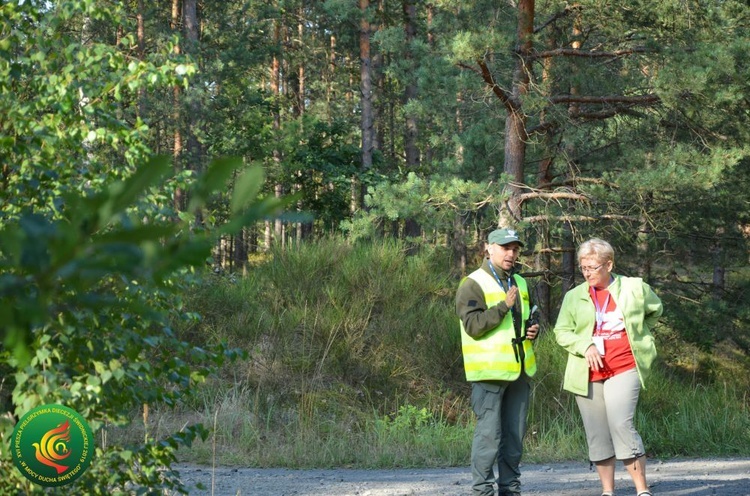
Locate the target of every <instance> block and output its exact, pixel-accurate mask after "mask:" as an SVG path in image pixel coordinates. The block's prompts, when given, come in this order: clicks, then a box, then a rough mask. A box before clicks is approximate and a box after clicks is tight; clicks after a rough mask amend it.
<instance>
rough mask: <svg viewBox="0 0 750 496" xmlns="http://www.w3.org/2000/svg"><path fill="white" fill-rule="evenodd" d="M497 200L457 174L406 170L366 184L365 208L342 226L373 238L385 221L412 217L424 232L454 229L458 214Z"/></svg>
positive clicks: (486, 188)
mask: <svg viewBox="0 0 750 496" xmlns="http://www.w3.org/2000/svg"><path fill="white" fill-rule="evenodd" d="M497 203H498V195H497V193H496V192H495V190H494V189H493V188H492V187H491V186H490V185H486V184H481V183H475V182H472V181H465V180H461V179H458V178H442V177H434V178H430V179H426V178H423V177H421V176H420V175H418V174H415V173H413V172H409V173H408V174H406V177H405V178H404V181H402V182H396V183H393V182H390V181H383V182H381V183H379V184H377V185H375V186H371V187H369V188H368V193H367V196H366V197H365V204H366V205H367V207H368V208H367V209H366V210H365V211H363V212H361V213H360V214H359V215H357V216H356V217H355V218H354V219H352V220H351V221H347V222H343V223H342V225H341V227H342V229H344V230H345V231H347V232H348V233H349V236H350V238H351V239H352V240H358V239H361V238H370V239H372V238H376V237H377V232H378V231H377V230H378V229H379V228H382V225H383V224H384V223H385V222H389V221H390V222H396V221H398V220H400V219H414V220H416V221H417V222H418V223H419V224H420V225H421V226H422V229H423V230H424V231H427V232H436V233H439V232H446V231H450V230H452V229H453V226H454V222H455V220H456V218H457V217H458V216H467V215H468V214H469V213H471V212H475V211H478V210H481V209H483V208H485V207H486V206H493V205H496V204H497Z"/></svg>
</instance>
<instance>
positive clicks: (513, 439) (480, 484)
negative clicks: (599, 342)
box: [456, 229, 539, 496]
mask: <svg viewBox="0 0 750 496" xmlns="http://www.w3.org/2000/svg"><path fill="white" fill-rule="evenodd" d="M522 246H523V243H521V241H520V240H519V239H518V235H517V234H516V231H514V230H512V229H496V230H494V231H492V232H491V233H490V234H489V236H488V237H487V244H486V246H485V248H486V250H487V254H488V256H487V257H486V258H485V259H484V262H483V263H482V266H481V267H480V268H479V269H477V270H475V271H474V272H472V273H471V274H469V275H468V276H467V277H466V278H464V279H463V280H462V281H461V284H460V285H459V288H458V292H457V294H456V312H457V313H458V316H459V318H460V322H461V348H462V352H463V358H464V369H465V371H466V379H467V380H468V381H471V383H472V390H471V406H472V409H473V410H474V413H475V414H476V416H477V423H476V427H475V430H474V440H473V442H472V446H471V473H472V490H473V494H475V495H477V496H480V495H481V496H490V495H493V496H494V494H495V490H494V487H493V483H494V482H497V485H498V488H499V490H500V496H511V495H513V496H515V495H519V494H521V480H520V477H521V472H520V470H519V468H518V466H519V463H520V462H521V454H522V450H523V436H524V434H525V433H526V412H527V411H528V406H529V392H530V389H531V386H530V384H529V378H530V377H532V376H533V375H534V373H535V372H536V357H535V356H534V347H533V346H532V343H531V341H532V340H533V339H534V338H536V336H537V333H538V331H539V325H538V324H537V323H536V322H534V321H533V319H530V317H531V310H530V298H529V290H528V286H527V284H526V281H525V280H524V279H523V278H522V277H521V276H520V275H518V274H514V273H513V269H514V268H515V264H516V260H518V255H519V253H520V251H521V247H522ZM495 462H497V469H498V474H497V480H496V481H495V474H494V465H495Z"/></svg>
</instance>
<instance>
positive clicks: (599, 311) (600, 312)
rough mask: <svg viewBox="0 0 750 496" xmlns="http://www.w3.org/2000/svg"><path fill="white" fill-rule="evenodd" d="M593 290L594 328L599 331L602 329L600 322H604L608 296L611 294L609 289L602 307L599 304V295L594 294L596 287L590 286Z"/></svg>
mask: <svg viewBox="0 0 750 496" xmlns="http://www.w3.org/2000/svg"><path fill="white" fill-rule="evenodd" d="M592 289H593V290H594V308H595V309H596V330H597V331H601V330H602V323H603V322H604V314H605V313H606V311H607V307H608V306H609V297H610V296H611V294H610V293H609V291H607V298H606V299H605V300H604V307H600V306H599V297H598V296H596V288H592Z"/></svg>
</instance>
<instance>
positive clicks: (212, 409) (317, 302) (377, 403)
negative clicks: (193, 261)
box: [108, 240, 750, 468]
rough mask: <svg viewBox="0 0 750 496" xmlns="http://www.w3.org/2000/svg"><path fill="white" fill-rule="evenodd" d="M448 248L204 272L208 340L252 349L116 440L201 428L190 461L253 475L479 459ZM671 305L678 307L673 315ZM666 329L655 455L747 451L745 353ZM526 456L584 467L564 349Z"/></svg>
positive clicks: (336, 253) (536, 408) (549, 366)
mask: <svg viewBox="0 0 750 496" xmlns="http://www.w3.org/2000/svg"><path fill="white" fill-rule="evenodd" d="M449 267H450V263H449V261H448V259H447V257H445V256H444V254H442V253H441V252H439V251H431V252H426V253H423V254H421V255H419V256H415V257H407V256H406V255H405V250H404V248H403V247H401V246H399V245H397V244H388V243H382V244H378V245H374V246H367V245H361V246H349V245H347V244H345V243H343V242H341V241H337V240H325V241H322V242H319V243H316V244H313V245H305V246H303V247H300V248H297V249H294V250H289V251H287V252H283V253H282V252H277V253H273V254H272V256H271V257H269V261H267V262H265V263H262V264H259V265H257V266H255V267H253V268H252V269H251V270H250V271H249V273H248V274H247V275H246V276H245V277H227V276H215V275H211V274H208V275H207V276H206V278H205V281H204V282H203V283H202V284H200V285H198V286H196V287H195V288H194V290H193V291H192V292H191V293H190V294H188V295H186V306H187V309H188V310H189V311H192V312H197V313H199V314H201V315H202V319H201V320H200V321H199V322H197V323H194V324H192V325H191V326H190V327H187V326H185V325H183V326H182V328H179V329H178V331H179V332H180V333H181V335H182V336H184V338H185V339H188V340H190V341H191V342H193V343H196V344H201V345H204V344H210V343H216V342H219V341H223V342H227V343H229V344H230V345H231V346H235V347H238V348H241V349H244V350H245V351H246V352H247V358H246V359H244V360H240V361H237V362H234V363H232V364H228V365H227V366H225V367H224V368H223V369H222V370H221V371H220V372H219V373H218V374H217V376H216V377H213V378H212V379H211V380H210V382H209V383H207V384H204V385H203V386H202V387H201V388H200V389H198V390H196V391H195V394H194V395H193V397H191V398H186V399H185V402H184V404H183V405H181V406H180V407H179V408H178V409H177V410H168V409H164V408H158V407H156V408H153V407H152V408H151V411H150V418H149V420H148V423H147V425H146V426H144V424H143V422H142V421H141V420H140V418H141V412H134V414H133V418H136V419H139V420H138V421H137V422H134V423H133V424H132V425H131V426H129V427H127V428H124V429H112V431H111V433H109V434H108V435H109V436H110V437H111V439H112V440H113V442H116V441H117V440H119V441H122V442H127V441H131V442H138V440H142V439H143V436H144V435H146V434H148V435H150V436H152V437H160V436H162V435H164V434H166V433H167V432H173V431H176V430H179V429H180V428H182V426H184V425H185V424H186V423H188V422H195V421H199V422H202V423H203V424H204V425H205V426H206V427H209V428H210V429H212V433H211V437H210V438H209V439H208V440H207V441H205V442H203V443H199V444H197V445H193V446H192V447H191V448H190V449H185V450H182V451H181V452H180V457H181V458H182V459H183V460H186V461H193V462H198V463H206V464H218V465H242V466H257V467H270V466H276V467H362V468H376V467H377V468H387V467H420V466H421V467H437V466H463V465H467V464H468V463H469V456H470V450H471V437H472V432H473V422H474V418H473V414H472V413H471V409H470V406H469V391H470V387H469V385H468V384H467V383H466V381H465V380H464V375H463V368H462V364H461V360H460V353H461V352H460V338H459V333H458V322H457V318H456V316H455V313H454V306H453V305H454V303H453V298H454V295H455V286H456V284H457V278H456V277H454V276H451V275H450V269H449ZM667 311H669V310H668V309H667ZM678 336H679V334H678V333H677V332H676V331H674V330H671V329H659V330H658V332H657V339H658V340H659V346H660V350H662V351H663V353H661V357H662V358H661V360H662V361H661V362H660V363H659V366H658V367H656V371H655V373H654V375H653V376H652V377H651V379H650V380H649V383H648V384H647V386H648V389H647V390H646V391H644V392H643V393H642V395H641V404H640V406H639V410H638V418H637V422H638V426H639V430H640V432H641V435H642V437H643V438H644V442H645V443H646V447H647V450H648V452H649V454H650V455H651V456H653V457H659V458H666V457H672V456H678V455H679V456H735V455H737V456H748V455H750V415H749V414H750V412H749V411H748V408H749V405H750V398H748V394H747V389H748V380H747V377H748V374H747V372H748V370H747V360H746V357H744V356H739V357H738V356H736V355H731V354H727V353H724V354H723V355H721V356H720V355H719V352H718V351H717V352H715V354H714V355H710V354H707V353H705V352H701V351H699V350H697V349H695V348H694V347H691V346H690V345H689V344H687V343H684V342H681V341H680V340H679V337H678ZM536 347H537V355H538V360H539V364H540V365H539V371H538V373H537V376H536V377H535V380H534V382H533V390H532V405H531V408H530V411H529V430H528V434H527V437H526V451H525V460H526V461H529V462H544V461H559V460H572V459H579V460H586V459H587V455H586V445H585V439H584V435H583V429H582V426H581V421H580V416H579V414H578V410H577V407H576V405H575V400H574V398H573V396H572V395H571V394H569V393H567V392H565V391H563V390H562V375H563V370H564V366H565V360H566V356H565V353H564V351H563V350H562V349H560V348H559V347H558V346H557V345H556V344H555V342H554V339H553V336H552V333H551V332H550V331H546V332H545V333H544V334H543V335H542V336H541V337H540V339H539V340H538V341H537V344H536Z"/></svg>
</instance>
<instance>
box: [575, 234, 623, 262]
mask: <svg viewBox="0 0 750 496" xmlns="http://www.w3.org/2000/svg"><path fill="white" fill-rule="evenodd" d="M591 256H593V257H596V258H597V259H598V260H599V261H600V262H613V263H614V261H615V250H614V248H612V245H611V244H609V243H607V242H606V241H604V240H603V239H599V238H591V239H590V240H588V241H584V242H583V243H581V246H579V247H578V263H581V259H582V258H586V257H591Z"/></svg>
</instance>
